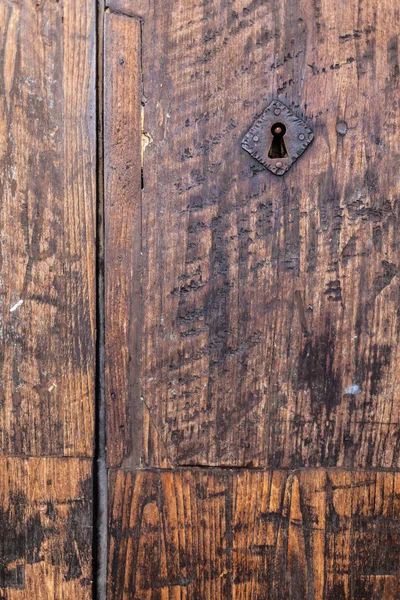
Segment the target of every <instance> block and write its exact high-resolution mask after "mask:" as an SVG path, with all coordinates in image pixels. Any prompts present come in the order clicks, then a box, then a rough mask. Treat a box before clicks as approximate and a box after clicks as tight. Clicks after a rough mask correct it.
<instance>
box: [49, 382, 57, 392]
mask: <svg viewBox="0 0 400 600" xmlns="http://www.w3.org/2000/svg"><path fill="white" fill-rule="evenodd" d="M56 387H57V384H56V383H52V384H51V386H50V387H49V392H52V391H53V390H54V389H55V388H56Z"/></svg>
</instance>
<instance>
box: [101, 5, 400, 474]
mask: <svg viewBox="0 0 400 600" xmlns="http://www.w3.org/2000/svg"><path fill="white" fill-rule="evenodd" d="M111 6H114V7H118V6H119V7H123V10H126V11H129V10H131V12H134V11H135V10H136V2H131V3H129V2H128V1H124V2H111ZM138 6H140V5H138ZM146 6H147V10H146V11H145V14H144V15H143V16H144V17H145V20H144V26H143V53H142V54H143V60H142V64H143V86H144V95H145V96H146V98H147V103H146V105H145V128H146V130H147V131H148V132H149V134H150V138H151V140H152V142H151V143H150V144H149V145H148V146H147V148H146V151H145V153H144V189H143V193H142V198H143V200H142V207H143V209H142V254H143V256H142V265H143V266H142V290H143V292H142V307H143V308H142V313H141V317H140V320H141V323H142V336H141V337H142V342H141V344H140V346H139V348H140V358H141V369H140V370H141V386H140V395H141V397H142V398H143V402H145V403H146V405H147V408H148V410H149V413H150V416H151V419H152V422H153V424H154V427H155V430H156V431H157V432H158V433H159V435H160V436H161V440H162V442H163V444H164V447H165V448H166V451H167V454H168V456H169V457H170V460H171V462H172V463H173V464H175V465H181V466H186V465H189V464H192V465H204V466H209V465H213V466H221V465H223V466H233V467H235V466H239V467H240V466H248V467H261V468H271V467H276V468H280V467H285V468H286V467H287V468H297V467H302V466H305V467H313V466H325V467H331V466H339V467H342V468H353V467H356V466H362V467H369V466H371V467H383V468H397V467H398V466H399V465H400V463H399V461H400V445H399V439H398V436H397V435H396V434H395V432H396V431H397V429H398V426H399V423H400V404H399V401H398V398H399V381H398V374H397V364H398V360H399V356H398V353H399V348H400V344H399V343H398V342H399V340H398V335H399V333H398V332H399V323H398V319H399V317H398V311H397V305H398V302H399V295H398V294H399V288H398V285H397V277H398V276H397V273H398V267H399V265H398V255H399V245H398V244H399V243H398V237H399V236H398V228H399V215H398V201H397V198H398V196H399V180H398V177H397V172H398V163H399V161H398V156H399V142H398V140H399V136H398V135H397V133H396V132H397V130H398V127H399V124H398V121H399V120H398V110H397V98H398V91H399V77H398V69H399V58H398V28H397V20H398V9H397V7H396V5H395V4H394V3H393V2H391V1H390V0H383V1H382V2H379V3H378V4H376V3H374V2H372V1H369V2H364V3H362V6H361V4H360V2H358V0H350V1H349V2H347V3H346V5H345V6H344V5H343V2H341V0H335V1H334V2H332V1H328V0H322V1H319V2H318V6H317V8H316V5H315V2H314V1H313V0H300V1H294V0H284V1H280V0H279V1H278V0H272V1H269V2H266V1H261V0H260V1H257V2H248V1H247V0H237V1H235V2H234V3H233V4H232V3H221V2H218V1H217V0H211V1H209V2H207V3H205V4H203V3H198V2H194V1H192V0H181V1H175V0H167V1H166V2H164V3H163V7H162V9H160V7H159V5H158V3H157V2H155V1H154V0H149V1H148V2H147V3H146ZM129 7H131V9H129ZM273 98H278V99H280V100H281V101H282V102H284V103H286V104H287V105H288V106H289V107H291V109H292V110H293V112H295V113H296V114H298V115H299V116H300V117H302V118H303V119H305V120H306V121H307V122H308V123H309V125H310V126H311V127H312V129H313V130H314V142H313V144H312V145H311V146H310V148H309V149H308V150H307V151H306V153H305V154H304V155H303V156H302V157H301V159H300V160H299V161H298V162H297V163H296V164H295V165H294V166H293V167H292V168H291V170H290V171H289V172H288V173H287V175H285V176H284V177H283V178H279V177H275V176H273V175H271V173H269V172H268V171H266V170H265V169H263V168H262V167H261V165H260V164H259V163H257V161H255V160H253V159H252V158H251V157H250V156H249V155H248V154H247V153H246V152H245V151H244V150H243V149H242V148H241V140H242V138H243V136H244V134H245V133H246V132H247V131H248V129H249V128H250V126H251V125H252V124H253V122H254V120H255V119H256V117H257V116H258V115H260V113H261V112H262V111H263V110H264V108H265V107H266V106H267V105H268V104H269V102H270V101H271V100H272V99H273ZM125 272H126V274H127V278H129V276H130V275H129V271H128V270H126V271H125ZM135 314H138V313H135ZM126 327H127V328H129V327H130V326H129V325H126ZM126 353H127V354H129V352H126ZM138 395H139V394H138V393H135V394H132V400H130V401H129V403H130V404H131V403H133V402H135V401H136V398H137V396H138ZM113 410H115V409H113ZM134 412H135V413H137V412H138V411H137V410H136V409H135V411H134ZM131 431H133V430H131ZM135 439H136V437H135V436H134V435H133V434H132V435H131V440H130V442H129V443H128V450H129V444H130V445H132V444H133V443H134V440H135ZM135 452H136V451H135ZM128 462H129V461H128ZM149 464H150V465H151V464H154V461H152V460H150V463H149Z"/></svg>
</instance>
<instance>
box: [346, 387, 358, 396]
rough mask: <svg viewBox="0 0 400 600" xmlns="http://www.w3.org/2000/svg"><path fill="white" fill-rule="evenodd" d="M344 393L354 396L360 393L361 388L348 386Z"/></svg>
mask: <svg viewBox="0 0 400 600" xmlns="http://www.w3.org/2000/svg"><path fill="white" fill-rule="evenodd" d="M344 392H345V394H351V395H352V396H355V395H356V394H359V393H360V392H361V388H360V387H359V386H358V385H349V387H347V388H346V389H345V390H344Z"/></svg>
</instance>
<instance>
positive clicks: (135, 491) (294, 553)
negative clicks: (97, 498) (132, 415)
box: [109, 469, 400, 600]
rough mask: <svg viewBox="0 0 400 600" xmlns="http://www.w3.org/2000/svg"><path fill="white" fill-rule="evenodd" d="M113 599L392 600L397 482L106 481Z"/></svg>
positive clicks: (349, 477)
mask: <svg viewBox="0 0 400 600" xmlns="http://www.w3.org/2000/svg"><path fill="white" fill-rule="evenodd" d="M110 487H111V490H112V492H111V495H110V527H109V532H110V548H109V553H110V556H109V594H110V598H113V599H114V600H128V599H132V598H135V600H150V599H153V598H160V599H161V598H174V600H199V599H200V598H201V599H202V600H233V599H234V600H261V599H263V600H282V599H283V598H285V599H288V600H305V599H307V598H309V599H310V600H311V599H312V600H339V599H340V600H366V599H368V600H395V599H396V598H398V596H399V594H400V572H399V568H400V476H399V474H397V473H396V474H395V473H388V472H386V473H383V472H372V471H360V472H357V473H351V472H349V471H340V470H335V471H325V470H322V469H319V470H306V471H298V472H296V471H294V472H288V471H271V472H257V471H246V472H234V471H230V470H224V471H218V470H212V471H211V470H207V469H201V470H196V469H192V470H175V471H162V472H155V471H153V472H152V471H138V472H136V473H135V472H130V471H112V472H111V474H110Z"/></svg>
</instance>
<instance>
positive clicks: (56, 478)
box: [0, 458, 92, 600]
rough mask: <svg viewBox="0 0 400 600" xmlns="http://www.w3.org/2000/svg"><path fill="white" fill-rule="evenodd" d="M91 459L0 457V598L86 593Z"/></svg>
mask: <svg viewBox="0 0 400 600" xmlns="http://www.w3.org/2000/svg"><path fill="white" fill-rule="evenodd" d="M91 573H92V461H91V460H88V459H60V458H59V459H55V458H51V459H50V458H40V459H38V458H32V459H20V458H1V459H0V598H1V599H2V600H90V599H91V598H92V575H91Z"/></svg>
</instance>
